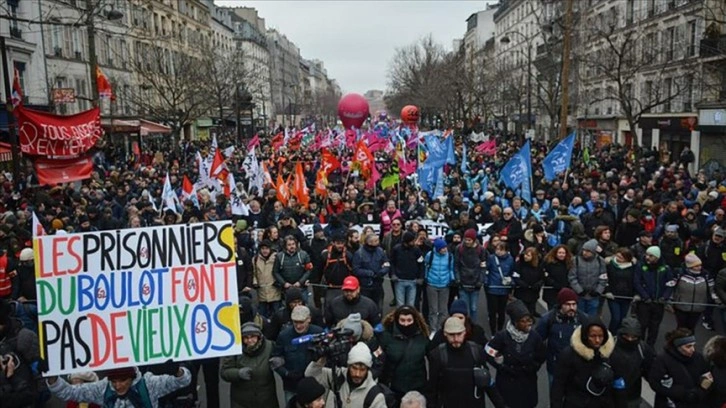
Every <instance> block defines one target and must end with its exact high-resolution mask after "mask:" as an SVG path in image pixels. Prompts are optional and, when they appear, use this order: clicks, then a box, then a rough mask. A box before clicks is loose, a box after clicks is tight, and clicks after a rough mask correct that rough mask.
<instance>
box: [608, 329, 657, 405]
mask: <svg viewBox="0 0 726 408" xmlns="http://www.w3.org/2000/svg"><path fill="white" fill-rule="evenodd" d="M654 359H655V352H654V351H653V348H652V347H651V346H649V345H648V344H647V343H646V342H644V341H642V340H639V341H638V342H635V343H634V344H629V343H626V342H625V341H623V340H622V339H620V338H619V339H618V340H617V341H616V343H615V351H613V354H612V355H611V356H610V364H611V365H612V367H613V371H614V373H615V378H622V379H623V380H624V382H625V389H624V390H623V393H624V395H623V397H624V398H625V399H626V400H627V401H640V397H641V391H642V384H643V381H641V380H642V379H643V378H647V377H648V372H649V371H650V367H651V366H652V364H653V360H654Z"/></svg>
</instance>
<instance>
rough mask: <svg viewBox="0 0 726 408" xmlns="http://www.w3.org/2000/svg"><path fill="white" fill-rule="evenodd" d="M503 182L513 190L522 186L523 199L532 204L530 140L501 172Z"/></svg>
mask: <svg viewBox="0 0 726 408" xmlns="http://www.w3.org/2000/svg"><path fill="white" fill-rule="evenodd" d="M500 177H501V180H502V181H503V182H504V184H505V185H506V186H507V187H509V188H511V189H512V190H515V191H516V190H517V188H519V187H520V186H521V188H522V199H524V200H525V201H527V202H528V203H531V202H532V187H531V183H532V156H531V154H530V149H529V140H527V142H526V143H525V144H524V146H522V148H521V149H520V150H519V151H518V152H517V154H515V155H514V156H512V158H511V159H510V160H509V162H508V163H507V164H506V165H505V166H504V167H503V168H502V171H501V172H500Z"/></svg>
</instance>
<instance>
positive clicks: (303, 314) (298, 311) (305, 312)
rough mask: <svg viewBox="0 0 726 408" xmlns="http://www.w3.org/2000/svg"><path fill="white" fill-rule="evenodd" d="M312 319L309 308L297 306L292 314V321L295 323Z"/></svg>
mask: <svg viewBox="0 0 726 408" xmlns="http://www.w3.org/2000/svg"><path fill="white" fill-rule="evenodd" d="M309 318H310V308H308V307H307V306H295V308H294V309H292V313H290V320H292V321H293V322H303V321H305V320H307V319H309Z"/></svg>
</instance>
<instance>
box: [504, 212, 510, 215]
mask: <svg viewBox="0 0 726 408" xmlns="http://www.w3.org/2000/svg"><path fill="white" fill-rule="evenodd" d="M504 215H512V213H510V212H505V213H504Z"/></svg>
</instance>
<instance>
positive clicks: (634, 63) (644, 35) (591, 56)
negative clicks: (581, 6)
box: [581, 8, 693, 129]
mask: <svg viewBox="0 0 726 408" xmlns="http://www.w3.org/2000/svg"><path fill="white" fill-rule="evenodd" d="M617 10H618V9H617V8H612V9H610V11H609V12H607V13H601V14H597V15H595V16H594V17H593V18H591V19H590V21H588V22H586V25H585V26H586V27H587V29H586V32H585V40H586V41H587V42H588V43H589V44H592V46H591V47H589V53H588V54H586V55H584V56H583V58H582V63H583V67H584V70H583V71H581V75H582V77H581V81H583V82H584V85H585V88H586V89H587V93H588V96H589V102H590V104H594V103H598V102H602V101H613V102H615V103H616V104H617V105H618V107H619V108H620V111H621V113H622V115H623V116H624V117H625V119H626V120H627V121H628V124H629V125H630V129H635V128H636V126H637V123H638V121H639V120H640V117H641V116H642V115H643V114H646V113H649V112H651V111H653V110H656V109H657V108H664V110H669V109H668V107H669V106H670V104H671V103H672V102H673V101H674V100H675V99H676V98H678V97H679V95H680V94H681V93H682V92H684V90H685V89H687V88H688V82H689V81H690V82H691V83H692V80H693V79H692V77H675V76H674V74H673V73H672V68H673V67H674V66H675V65H677V64H688V62H687V61H686V62H684V61H682V60H680V58H677V57H678V56H677V55H675V54H674V53H677V52H680V50H677V49H673V48H669V46H668V45H667V44H666V42H665V41H664V42H658V41H657V38H658V37H657V33H655V32H652V31H646V30H642V27H638V26H637V25H631V26H624V24H623V23H624V22H625V19H620V18H619V16H618V11H617ZM667 35H677V33H676V32H675V31H672V32H670V33H667ZM639 85H640V89H636V87H638V86H639ZM588 88H589V89H588Z"/></svg>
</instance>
